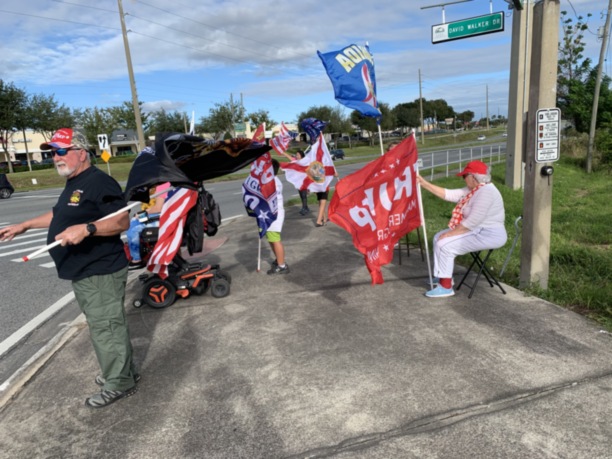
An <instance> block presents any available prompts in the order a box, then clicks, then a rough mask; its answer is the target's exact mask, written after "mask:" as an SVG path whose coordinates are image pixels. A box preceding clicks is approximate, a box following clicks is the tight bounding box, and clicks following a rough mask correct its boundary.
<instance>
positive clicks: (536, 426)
mask: <svg viewBox="0 0 612 459" xmlns="http://www.w3.org/2000/svg"><path fill="white" fill-rule="evenodd" d="M297 212H298V209H297V208H295V207H289V208H288V209H287V218H286V221H285V228H284V231H283V239H284V242H285V247H286V252H287V260H288V262H289V264H290V267H291V274H289V275H284V276H268V275H266V273H265V271H266V270H267V269H268V268H269V261H271V257H270V256H269V253H270V252H269V250H268V247H267V244H265V245H266V247H265V250H264V252H263V253H264V254H265V255H266V256H265V258H264V260H266V262H265V263H264V264H263V266H262V272H260V273H257V272H256V256H257V231H256V226H255V221H254V220H253V219H250V218H247V217H244V218H239V219H236V220H233V221H231V222H228V223H224V224H223V226H222V227H221V228H220V231H219V236H217V237H226V238H229V239H228V240H227V242H225V243H224V244H223V245H222V246H221V247H219V248H217V249H216V250H215V251H214V252H212V253H211V254H209V255H207V257H206V260H207V261H208V262H210V263H220V264H221V267H222V268H223V269H224V270H227V271H228V272H229V273H230V274H231V276H232V286H231V289H232V290H231V293H230V295H229V296H227V297H225V298H221V299H217V298H213V297H212V296H211V295H210V293H206V294H205V295H203V296H199V297H198V296H192V297H190V298H188V299H184V300H182V299H179V300H177V302H176V303H175V304H174V305H172V306H171V307H169V308H167V309H164V310H154V309H150V308H148V307H146V306H144V307H142V308H140V309H134V308H133V307H132V300H133V298H134V297H136V296H137V295H138V294H139V290H140V288H139V287H140V285H139V283H138V282H135V283H132V284H131V285H130V286H129V287H128V298H127V302H126V308H127V311H128V314H129V318H130V326H131V332H132V339H133V344H134V350H135V356H136V359H137V363H138V364H139V365H140V367H141V374H142V381H141V382H140V384H139V390H138V392H137V393H136V394H135V395H134V396H132V397H130V398H127V399H125V400H121V401H118V402H117V403H115V404H113V405H111V406H109V407H107V408H104V409H99V410H94V409H91V408H88V407H86V406H85V405H84V401H85V398H86V397H88V396H89V395H91V394H93V393H94V392H96V391H97V389H98V388H97V386H96V385H95V384H94V377H95V375H96V374H97V372H98V369H97V364H96V359H95V357H94V355H93V351H92V347H91V344H90V343H89V334H88V332H87V328H86V327H84V326H82V325H81V326H78V324H77V325H75V327H73V331H72V334H71V335H69V339H67V340H66V342H65V343H64V344H63V345H61V346H58V347H59V350H58V351H57V352H56V353H55V354H54V355H53V356H52V358H51V359H49V361H48V362H47V363H46V364H45V365H44V366H43V367H42V368H40V369H39V370H38V372H37V373H36V374H34V375H33V376H32V378H31V379H30V381H29V382H28V384H27V385H25V387H23V389H22V390H21V391H20V392H19V393H18V394H17V395H16V396H15V397H14V398H13V400H11V401H10V402H9V403H8V404H7V405H6V406H5V408H4V409H3V411H2V412H1V413H0V416H1V421H0V456H1V457H7V458H32V457H62V458H69V457H79V458H82V457H117V458H119V457H121V458H177V457H185V458H281V457H282V458H293V457H295V458H303V457H334V458H423V457H434V458H464V457H465V458H467V457H469V458H503V457H509V458H526V457H530V458H531V457H566V458H610V457H612V336H611V335H609V334H607V333H602V332H600V330H599V328H598V327H597V326H596V324H594V323H592V322H590V321H588V320H587V319H585V318H584V317H581V316H579V315H577V314H574V313H572V312H569V311H567V310H564V309H562V308H560V307H557V306H555V305H553V304H550V303H547V302H545V301H542V300H539V299H536V298H526V297H524V296H523V295H522V293H520V292H518V291H516V290H514V289H512V288H510V287H508V289H507V290H508V294H507V295H502V294H501V292H500V291H499V290H498V289H492V288H489V287H488V285H487V284H486V282H483V283H481V284H480V285H479V286H478V289H477V291H476V293H475V294H474V296H473V298H472V299H471V300H469V299H468V298H467V294H468V291H466V290H467V289H462V290H461V291H459V292H458V293H457V295H456V296H454V297H451V298H445V299H435V300H434V299H427V298H425V297H424V296H423V293H424V292H425V290H426V288H427V286H426V285H425V279H426V277H427V265H426V263H424V262H423V261H421V258H420V256H419V254H415V253H414V251H413V253H412V255H411V256H410V257H406V256H405V254H404V256H403V257H402V265H399V264H398V263H397V256H396V260H395V263H394V264H391V265H388V266H386V267H385V268H384V269H383V274H384V277H385V284H384V285H378V286H372V285H370V276H369V273H368V271H367V269H366V268H365V264H364V262H363V257H362V256H361V255H360V254H359V253H358V252H357V251H356V250H355V249H354V247H353V246H352V243H351V241H350V237H349V236H348V235H347V234H346V233H345V232H344V231H342V230H341V229H340V228H338V227H336V226H335V225H333V224H329V225H328V226H325V227H322V228H315V227H314V222H313V220H312V219H311V218H304V217H300V216H299V215H298V213H297ZM212 239H215V238H212ZM506 250H507V249H506Z"/></svg>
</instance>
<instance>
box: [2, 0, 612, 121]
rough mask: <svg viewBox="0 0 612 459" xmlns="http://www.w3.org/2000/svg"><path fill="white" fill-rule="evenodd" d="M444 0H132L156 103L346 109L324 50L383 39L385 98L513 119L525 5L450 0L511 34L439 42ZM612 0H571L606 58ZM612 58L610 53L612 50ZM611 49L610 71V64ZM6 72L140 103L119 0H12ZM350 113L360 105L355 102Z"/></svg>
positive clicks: (139, 78)
mask: <svg viewBox="0 0 612 459" xmlns="http://www.w3.org/2000/svg"><path fill="white" fill-rule="evenodd" d="M440 3H443V2H440V1H436V0H419V1H413V0H410V1H404V2H401V1H397V0H376V1H367V2H366V1H363V0H350V1H349V0H331V1H329V0H328V1H322V0H303V1H300V2H293V1H291V2H290V1H282V0H276V1H272V0H248V1H245V0H174V1H172V2H168V1H167V0H163V1H162V0H146V1H141V0H123V9H124V12H125V13H126V18H125V20H126V25H127V28H128V29H129V30H130V32H129V34H128V37H129V43H130V49H131V56H132V63H133V67H134V72H135V79H136V85H137V89H138V96H139V99H140V100H141V101H143V102H144V103H145V107H144V110H145V111H151V110H155V109H158V108H160V107H163V108H165V109H166V110H168V111H173V110H178V111H181V112H183V111H184V112H187V113H188V115H189V116H190V114H191V112H192V111H195V114H196V118H197V119H198V120H199V118H200V117H202V116H206V115H208V113H209V109H210V108H211V107H213V106H214V104H215V103H224V102H226V101H228V100H229V98H230V94H233V97H234V99H235V100H239V99H240V97H241V96H242V98H243V103H244V106H245V108H246V110H247V112H252V111H256V110H260V109H263V110H267V111H268V112H269V113H270V116H271V117H272V118H273V119H274V120H275V121H277V122H280V121H285V122H292V121H295V120H296V119H297V116H298V115H299V113H301V112H303V111H305V110H307V109H308V108H310V107H311V106H318V105H330V106H337V105H338V104H337V102H336V101H335V99H334V93H333V89H332V86H331V83H330V81H329V79H328V77H327V75H326V74H325V70H324V68H323V65H322V64H321V61H320V59H319V58H318V57H317V50H319V51H322V52H329V51H334V50H338V49H341V48H343V47H344V46H347V45H349V44H351V43H356V44H359V45H363V44H365V43H366V42H367V43H369V45H370V51H371V52H372V54H373V55H374V59H375V68H376V80H377V86H378V99H379V101H382V102H386V103H388V104H390V105H391V106H392V107H393V106H394V105H396V104H398V103H401V102H411V101H413V100H415V99H417V98H418V97H419V78H418V72H419V69H420V70H421V76H422V91H423V97H424V98H426V99H438V98H442V99H445V100H446V101H447V102H448V103H449V104H450V105H451V106H452V107H453V108H454V109H455V111H456V112H461V111H464V110H472V111H474V112H475V114H476V117H478V118H479V117H481V116H485V114H486V93H487V86H488V94H489V115H490V116H492V115H498V114H499V115H503V116H507V107H508V78H509V65H510V40H511V30H512V11H510V10H509V9H508V3H507V2H506V1H503V0H493V1H492V2H489V1H488V0H474V1H471V2H467V3H460V4H454V5H448V6H446V8H445V16H446V22H453V21H458V20H461V19H465V18H471V17H475V16H481V15H486V14H489V13H490V11H491V10H490V5H492V10H493V12H498V11H503V12H505V13H506V15H505V16H506V17H505V31H504V32H500V33H494V34H489V35H485V36H481V37H473V38H467V39H462V40H458V41H453V42H447V43H441V44H436V45H433V44H432V43H431V26H433V25H435V24H440V23H442V9H441V8H427V9H421V8H422V7H427V6H430V5H435V4H440ZM607 3H608V2H606V1H605V0H571V1H569V0H561V10H567V11H568V13H569V14H570V16H571V17H572V18H575V17H576V15H583V16H586V14H587V13H591V14H592V15H593V16H592V17H591V18H590V19H589V26H590V27H589V30H588V31H587V32H586V35H585V39H586V41H587V50H586V53H585V54H586V55H587V56H589V57H591V58H592V59H593V61H594V63H595V64H596V63H597V62H598V59H599V52H600V48H601V40H598V39H597V30H598V28H599V27H603V25H604V23H605V16H604V14H605V12H606V10H607ZM607 55H608V56H609V55H610V51H608V53H607ZM609 62H610V61H609V59H608V61H607V64H606V66H605V67H604V71H605V72H606V73H607V74H608V75H609V74H610V64H609ZM0 78H1V79H3V80H4V81H6V82H12V83H14V84H15V85H16V86H18V87H20V88H23V89H25V90H26V91H27V92H28V93H29V94H38V93H43V94H52V95H54V96H55V99H56V100H57V101H58V102H59V103H62V104H65V105H67V106H69V107H72V108H77V107H81V108H86V107H94V106H97V107H106V106H114V105H120V104H121V103H122V102H123V101H131V93H130V85H129V79H128V74H127V65H126V57H125V51H124V45H123V39H122V34H121V25H120V20H119V13H118V6H117V1H116V0H65V1H64V0H25V1H24V0H3V1H2V3H1V4H0ZM344 110H345V111H346V113H347V114H348V113H350V109H348V108H345V109H344Z"/></svg>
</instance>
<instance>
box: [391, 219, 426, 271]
mask: <svg viewBox="0 0 612 459" xmlns="http://www.w3.org/2000/svg"><path fill="white" fill-rule="evenodd" d="M416 232H417V239H418V241H419V249H421V260H423V261H425V254H424V253H423V242H422V241H421V231H420V228H417V229H416ZM409 235H410V233H408V234H406V235H405V236H404V237H401V238H400V239H399V241H397V248H398V249H399V264H400V265H401V264H402V242H403V243H404V244H406V253H407V255H408V256H410V239H409V237H408V236H409Z"/></svg>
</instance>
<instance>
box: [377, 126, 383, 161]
mask: <svg viewBox="0 0 612 459" xmlns="http://www.w3.org/2000/svg"><path fill="white" fill-rule="evenodd" d="M378 141H379V142H380V156H384V154H385V149H384V147H383V143H382V130H381V129H380V124H378Z"/></svg>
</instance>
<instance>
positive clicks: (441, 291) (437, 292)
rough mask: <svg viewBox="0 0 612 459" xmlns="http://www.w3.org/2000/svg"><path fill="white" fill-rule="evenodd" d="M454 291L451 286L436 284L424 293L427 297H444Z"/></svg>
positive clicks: (452, 293) (451, 294)
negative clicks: (445, 286)
mask: <svg viewBox="0 0 612 459" xmlns="http://www.w3.org/2000/svg"><path fill="white" fill-rule="evenodd" d="M454 294H455V291H454V290H453V289H452V288H444V287H442V286H441V285H438V286H437V287H436V288H434V289H433V290H430V291H429V292H427V293H425V296H426V297H429V298H445V297H447V296H453V295H454Z"/></svg>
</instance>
